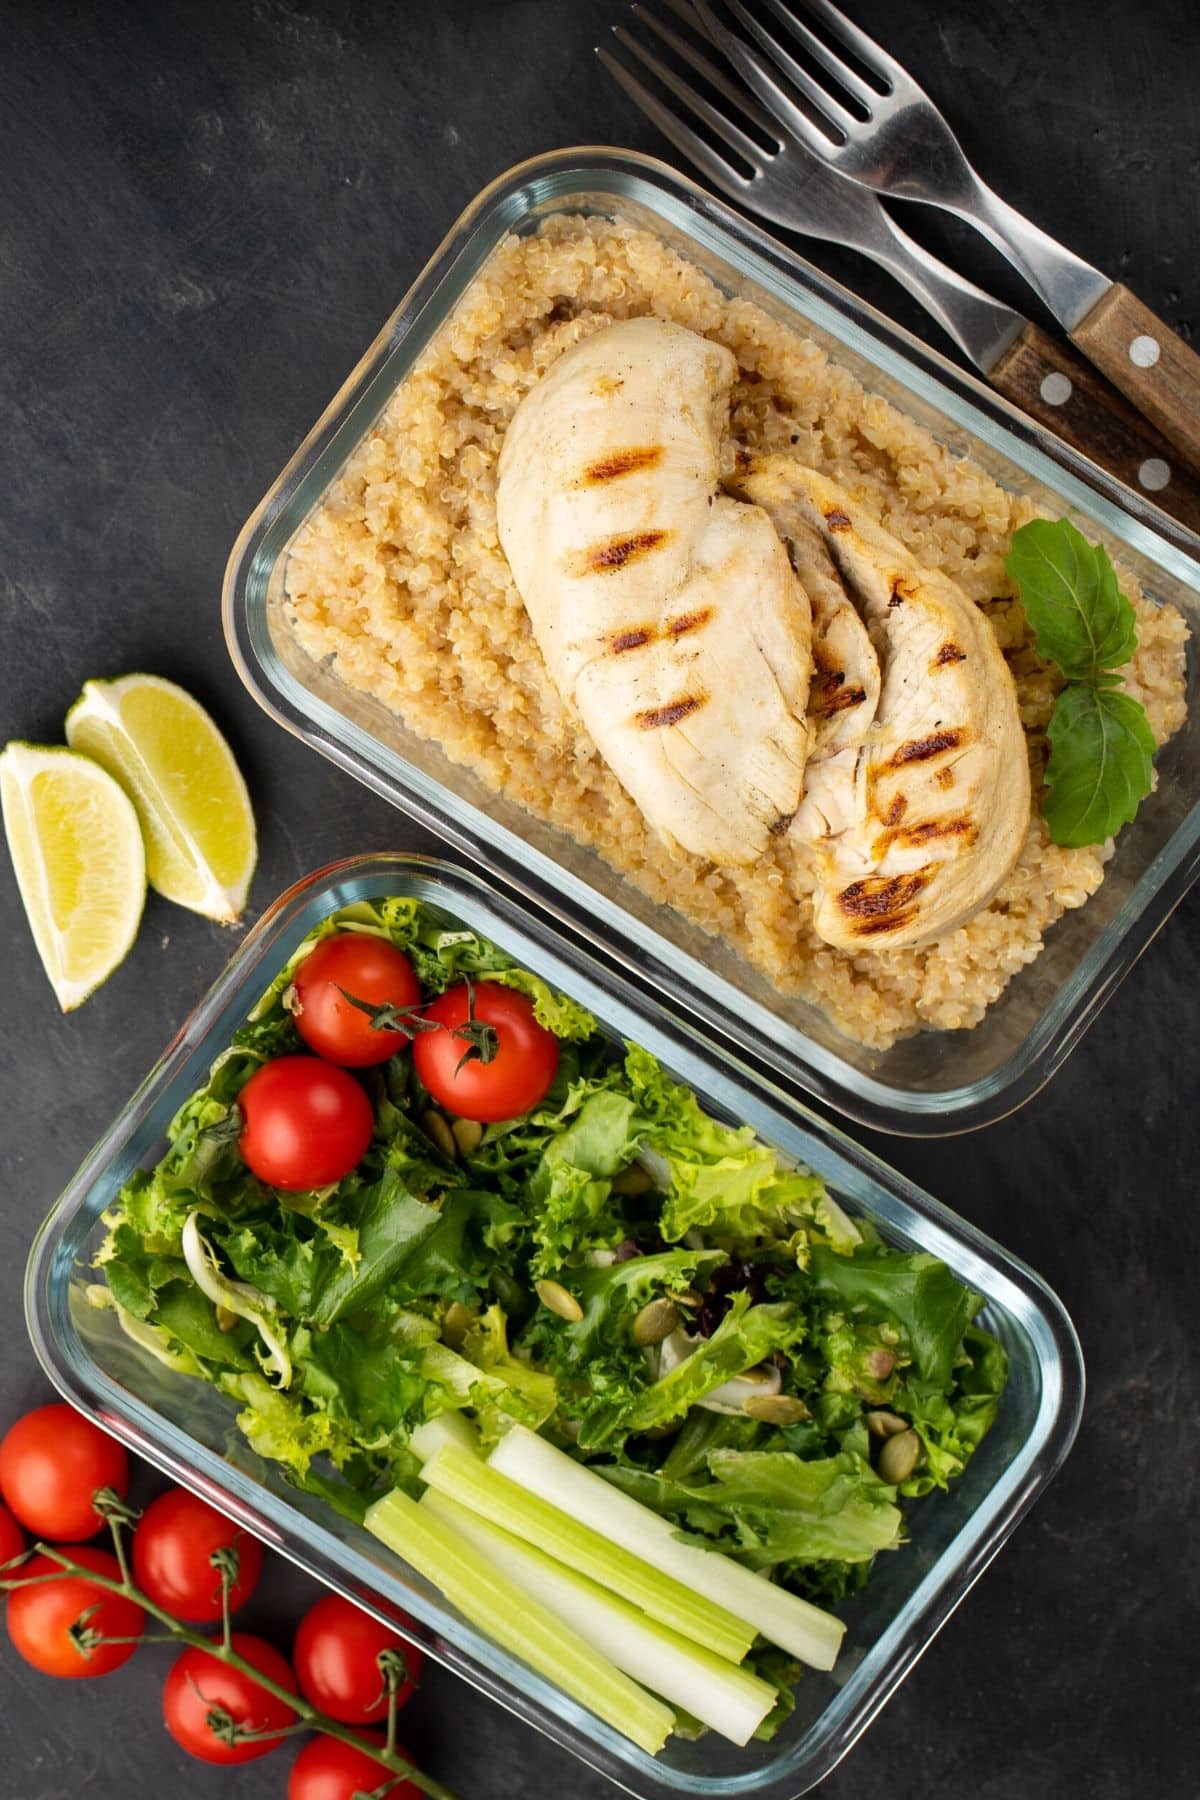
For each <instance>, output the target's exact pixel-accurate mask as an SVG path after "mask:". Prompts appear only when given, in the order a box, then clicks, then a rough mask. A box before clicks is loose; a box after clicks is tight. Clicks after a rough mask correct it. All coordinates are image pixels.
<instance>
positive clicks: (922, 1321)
mask: <svg viewBox="0 0 1200 1800" xmlns="http://www.w3.org/2000/svg"><path fill="white" fill-rule="evenodd" d="M810 1273H811V1275H812V1280H813V1285H814V1288H815V1290H816V1292H817V1293H818V1294H821V1295H823V1296H825V1297H826V1298H828V1299H833V1300H837V1301H838V1302H840V1303H841V1304H842V1305H843V1306H845V1307H846V1308H848V1309H849V1310H850V1311H851V1312H858V1311H859V1310H860V1309H861V1310H862V1311H865V1312H867V1313H868V1314H869V1315H870V1316H871V1317H873V1318H876V1319H877V1318H878V1317H879V1316H880V1315H881V1314H882V1316H883V1317H884V1318H885V1319H892V1320H894V1321H895V1322H896V1323H897V1324H898V1325H899V1326H900V1327H901V1328H902V1330H903V1332H904V1337H905V1342H906V1344H907V1346H908V1350H909V1352H910V1354H911V1356H912V1360H913V1362H914V1363H915V1364H916V1366H917V1371H918V1373H919V1374H920V1375H921V1376H922V1377H923V1379H924V1380H926V1381H930V1382H933V1383H934V1385H935V1386H937V1387H939V1388H943V1389H944V1388H946V1387H948V1386H949V1384H950V1381H951V1378H952V1373H953V1369H954V1364H955V1362H956V1361H957V1360H958V1358H959V1356H960V1355H961V1354H962V1340H963V1333H964V1332H965V1331H966V1329H967V1326H968V1325H969V1324H970V1323H971V1320H972V1319H973V1318H974V1317H975V1314H976V1313H977V1312H978V1311H979V1308H980V1306H981V1305H982V1301H981V1299H980V1296H979V1295H978V1294H973V1293H972V1292H971V1291H970V1289H969V1288H966V1287H964V1286H963V1284H962V1282H961V1281H959V1280H958V1279H957V1278H956V1277H955V1276H954V1275H953V1274H952V1273H951V1271H950V1270H949V1269H948V1268H947V1267H946V1264H945V1263H944V1262H942V1261H940V1260H939V1258H938V1257H936V1256H933V1255H931V1254H930V1253H929V1252H928V1251H918V1252H916V1253H915V1254H913V1255H904V1254H901V1253H899V1252H897V1251H895V1250H888V1249H882V1248H881V1249H870V1248H865V1249H863V1250H860V1251H859V1252H857V1253H856V1254H855V1255H853V1256H838V1255H837V1254H836V1253H835V1252H834V1251H832V1250H829V1249H827V1248H825V1247H824V1246H823V1245H815V1246H814V1247H813V1251H812V1261H811V1264H810Z"/></svg>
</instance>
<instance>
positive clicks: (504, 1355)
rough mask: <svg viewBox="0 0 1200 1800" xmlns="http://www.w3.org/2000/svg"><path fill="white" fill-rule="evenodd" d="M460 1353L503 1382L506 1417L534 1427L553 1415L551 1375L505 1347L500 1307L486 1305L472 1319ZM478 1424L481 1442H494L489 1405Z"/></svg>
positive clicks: (554, 1395)
mask: <svg viewBox="0 0 1200 1800" xmlns="http://www.w3.org/2000/svg"><path fill="white" fill-rule="evenodd" d="M462 1354H463V1356H464V1358H465V1359H466V1361H467V1362H470V1363H473V1364H474V1365H475V1367H476V1368H477V1369H482V1370H483V1372H484V1373H485V1374H486V1375H494V1376H498V1377H499V1378H500V1379H501V1380H502V1381H503V1382H504V1384H505V1388H506V1394H505V1400H504V1406H503V1411H504V1412H505V1413H506V1414H507V1416H508V1418H510V1419H517V1420H518V1421H519V1422H520V1423H521V1424H522V1425H528V1426H529V1428H530V1430H531V1431H536V1430H538V1428H539V1427H540V1426H542V1425H544V1424H545V1423H546V1421H547V1419H550V1418H552V1417H553V1415H554V1412H555V1410H556V1408H557V1406H558V1388H557V1386H556V1384H555V1380H554V1377H553V1375H551V1374H549V1373H548V1372H547V1371H545V1370H543V1369H535V1368H533V1367H532V1366H531V1365H530V1364H529V1363H527V1362H524V1361H523V1360H522V1359H521V1358H520V1357H518V1356H514V1355H513V1353H512V1351H511V1350H510V1349H509V1347H508V1322H507V1320H506V1319H505V1316H504V1309H503V1307H501V1306H489V1307H488V1309H487V1311H486V1312H485V1313H483V1315H482V1316H481V1317H480V1318H479V1319H478V1320H476V1322H475V1323H474V1324H473V1325H472V1327H471V1329H470V1330H469V1331H468V1332H467V1334H466V1337H465V1338H464V1340H463V1346H462ZM479 1424H480V1427H481V1429H482V1433H483V1439H484V1443H485V1444H488V1443H494V1442H495V1439H496V1437H497V1435H498V1433H499V1430H500V1429H501V1427H500V1425H499V1424H498V1422H497V1420H496V1419H495V1417H494V1416H493V1414H492V1412H491V1409H488V1410H486V1411H483V1412H481V1414H480V1418H479Z"/></svg>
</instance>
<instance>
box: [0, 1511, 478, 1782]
mask: <svg viewBox="0 0 1200 1800" xmlns="http://www.w3.org/2000/svg"><path fill="white" fill-rule="evenodd" d="M92 1504H93V1505H94V1506H95V1508H96V1511H97V1512H98V1513H99V1514H100V1515H101V1517H102V1518H103V1519H104V1520H105V1521H106V1522H107V1524H108V1528H109V1531H110V1534H111V1536H112V1542H113V1551H114V1553H115V1555H116V1559H117V1566H118V1568H119V1570H120V1576H119V1578H114V1577H113V1576H110V1575H105V1574H102V1573H100V1572H98V1571H97V1570H95V1569H92V1568H89V1567H88V1566H87V1565H86V1564H85V1563H79V1562H76V1561H75V1560H74V1559H73V1558H72V1557H71V1555H70V1553H69V1551H67V1550H65V1549H63V1548H60V1547H59V1546H58V1545H56V1544H43V1543H39V1544H35V1545H34V1546H33V1548H32V1549H31V1550H27V1551H24V1552H22V1554H21V1555H20V1556H19V1557H14V1558H13V1559H12V1561H11V1562H7V1563H4V1564H3V1565H2V1566H0V1593H9V1592H11V1591H12V1590H14V1589H15V1588H19V1587H24V1586H34V1585H38V1584H40V1583H42V1582H47V1581H58V1580H60V1579H61V1578H62V1576H63V1575H76V1576H78V1577H79V1578H80V1579H81V1580H83V1581H86V1582H87V1583H88V1584H89V1586H91V1587H94V1588H100V1589H102V1590H103V1591H104V1592H105V1593H109V1594H119V1595H120V1596H121V1597H122V1598H123V1599H126V1600H131V1601H132V1602H133V1604H134V1605H135V1606H138V1607H140V1608H141V1609H142V1611H143V1612H144V1613H145V1614H146V1615H147V1617H149V1618H152V1619H154V1620H156V1621H157V1622H158V1624H160V1625H162V1626H164V1627H165V1630H164V1632H163V1633H162V1634H159V1633H154V1634H153V1635H148V1636H143V1637H139V1638H137V1639H134V1640H132V1641H133V1642H136V1643H173V1644H178V1645H179V1646H180V1647H187V1648H190V1649H193V1650H201V1651H203V1652H204V1654H205V1655H206V1656H211V1657H213V1658H214V1660H215V1661H217V1662H221V1663H227V1664H228V1665H229V1667H230V1668H231V1669H236V1670H238V1672H239V1673H240V1674H242V1675H245V1676H246V1677H247V1678H248V1680H250V1681H251V1682H253V1683H254V1685H255V1686H256V1687H260V1688H262V1689H263V1691H264V1693H267V1694H270V1695H271V1696H272V1698H273V1699H275V1700H279V1701H281V1702H282V1703H283V1705H284V1706H286V1707H288V1708H289V1709H290V1711H292V1712H293V1713H295V1715H296V1723H295V1724H294V1725H286V1726H282V1727H279V1728H277V1729H274V1730H267V1731H257V1732H256V1731H255V1730H254V1729H253V1728H245V1727H242V1726H239V1725H238V1724H237V1723H236V1722H235V1721H234V1720H232V1719H230V1720H229V1722H228V1734H229V1736H228V1741H231V1742H232V1741H236V1742H239V1743H242V1742H253V1741H256V1740H257V1741H261V1740H262V1738H264V1737H270V1738H273V1739H274V1738H281V1737H289V1736H292V1735H294V1734H295V1733H297V1732H299V1731H303V1730H311V1731H317V1732H320V1733H321V1734H322V1736H324V1737H331V1738H336V1739H337V1740H338V1742H339V1743H342V1744H348V1745H349V1746H350V1747H351V1748H352V1749H355V1750H361V1751H362V1753H363V1755H364V1756H369V1757H371V1758H372V1760H373V1761H375V1762H377V1763H379V1764H380V1765H381V1767H382V1768H384V1769H386V1770H387V1771H388V1774H389V1775H390V1776H391V1777H392V1778H393V1779H392V1780H391V1781H388V1782H385V1783H383V1784H382V1786H381V1787H380V1788H379V1789H377V1790H375V1793H377V1794H379V1795H386V1794H388V1793H390V1792H391V1791H392V1789H393V1788H394V1786H395V1784H396V1782H397V1781H408V1782H411V1783H412V1785H413V1786H414V1787H415V1788H417V1789H418V1790H419V1792H421V1793H422V1794H426V1795H428V1797H429V1800H459V1797H458V1795H456V1794H455V1793H454V1792H453V1790H452V1789H450V1788H448V1787H446V1786H444V1784H443V1783H442V1782H440V1781H435V1780H434V1778H433V1777H432V1776H431V1775H426V1774H424V1773H423V1772H422V1771H421V1770H420V1769H418V1768H416V1767H415V1766H414V1764H412V1763H410V1762H409V1760H408V1758H407V1757H405V1756H403V1755H402V1754H401V1752H400V1751H399V1750H397V1748H396V1711H397V1701H398V1696H399V1693H400V1689H401V1687H402V1686H403V1684H404V1678H405V1673H406V1671H405V1667H404V1662H403V1658H402V1657H400V1658H397V1662H396V1664H395V1665H392V1666H391V1667H389V1668H385V1669H381V1673H382V1674H383V1677H384V1685H385V1687H386V1689H387V1695H388V1719H387V1738H386V1742H385V1743H384V1744H383V1745H382V1746H381V1745H379V1744H378V1743H377V1742H374V1741H373V1740H372V1739H371V1738H368V1737H365V1736H364V1735H363V1734H362V1733H361V1732H359V1731H356V1730H355V1729H354V1728H353V1727H352V1726H349V1725H343V1724H342V1722H341V1720H340V1719H332V1718H330V1717H329V1715H328V1714H327V1713H323V1712H322V1711H321V1709H320V1708H319V1707H316V1706H313V1705H312V1704H311V1702H310V1701H308V1700H306V1699H305V1698H304V1696H303V1695H302V1694H298V1693H293V1692H292V1690H291V1689H290V1688H287V1687H284V1686H283V1684H282V1682H278V1681H275V1680H274V1679H273V1678H272V1677H271V1676H270V1675H266V1674H264V1673H263V1671H262V1670H261V1669H259V1668H256V1667H255V1665H254V1664H253V1663H252V1662H250V1661H249V1659H248V1658H247V1657H244V1656H242V1655H240V1654H239V1652H238V1651H237V1650H236V1649H235V1648H234V1646H233V1641H232V1637H233V1634H232V1629H231V1624H230V1612H231V1608H230V1603H229V1596H230V1591H231V1589H232V1588H233V1586H234V1585H235V1583H236V1581H237V1578H238V1559H237V1551H236V1549H235V1548H233V1547H232V1546H230V1547H229V1553H228V1554H227V1553H226V1550H224V1549H218V1550H215V1551H214V1552H213V1555H212V1559H211V1560H212V1563H213V1567H214V1568H215V1569H216V1570H217V1573H218V1575H219V1576H220V1579H221V1613H222V1620H221V1625H222V1634H221V1637H220V1638H210V1637H205V1636H204V1634H203V1632H200V1631H195V1630H193V1629H192V1627H191V1626H190V1625H185V1624H183V1623H182V1622H181V1621H180V1620H178V1619H176V1618H174V1617H173V1616H172V1615H171V1614H170V1613H169V1612H167V1611H166V1609H165V1608H164V1607H161V1606H158V1605H156V1604H155V1602H154V1601H153V1600H151V1599H150V1598H149V1596H148V1595H147V1594H144V1593H142V1591H141V1589H140V1588H139V1587H137V1585H136V1584H135V1582H134V1580H133V1577H132V1575H131V1573H130V1569H129V1558H128V1545H127V1542H126V1537H125V1534H126V1532H127V1530H128V1529H129V1528H130V1527H131V1526H132V1525H133V1524H134V1523H135V1522H136V1520H137V1519H138V1517H139V1516H140V1515H139V1514H138V1513H137V1512H135V1511H134V1510H133V1509H132V1508H131V1507H129V1506H128V1505H126V1503H125V1501H124V1500H122V1499H121V1498H120V1496H119V1495H118V1494H116V1493H115V1492H114V1491H113V1490H112V1489H111V1488H102V1489H100V1490H99V1492H98V1493H97V1494H96V1495H95V1496H94V1498H93V1502H92ZM35 1556H44V1557H46V1558H47V1560H48V1561H50V1562H52V1563H55V1564H56V1565H57V1569H58V1573H55V1574H42V1575H32V1576H29V1577H28V1578H24V1579H23V1578H22V1576H21V1574H20V1573H19V1571H20V1569H21V1568H22V1567H23V1565H24V1564H26V1563H28V1562H29V1561H30V1560H31V1559H32V1558H33V1557H35ZM95 1612H96V1607H94V1606H93V1607H89V1608H87V1610H86V1611H85V1612H84V1613H83V1614H82V1615H81V1617H80V1618H79V1619H78V1620H76V1622H75V1626H74V1627H72V1628H71V1629H72V1631H73V1632H77V1633H78V1635H77V1636H76V1637H73V1638H72V1641H73V1642H74V1643H75V1647H76V1650H77V1651H78V1653H79V1655H80V1656H87V1655H88V1654H89V1652H90V1651H91V1650H92V1649H98V1648H99V1646H100V1645H101V1644H108V1643H112V1644H127V1643H129V1642H130V1641H131V1640H130V1639H129V1638H128V1637H111V1638H110V1637H108V1636H106V1635H105V1634H104V1633H103V1632H98V1631H96V1629H95V1627H94V1626H93V1625H92V1623H91V1620H92V1618H93V1617H94V1615H95ZM80 1639H84V1640H86V1645H87V1648H86V1649H85V1648H84V1647H83V1645H82V1644H81V1642H80V1641H79V1640H80ZM384 1654H385V1655H386V1652H385V1653H384ZM380 1660H381V1662H382V1660H383V1659H382V1657H381V1659H380ZM212 1728H213V1727H212V1726H211V1724H210V1729H212ZM218 1735H221V1736H222V1737H224V1736H225V1729H224V1728H222V1730H221V1731H220V1732H219V1733H218ZM371 1800H374V1795H373V1796H372V1797H371Z"/></svg>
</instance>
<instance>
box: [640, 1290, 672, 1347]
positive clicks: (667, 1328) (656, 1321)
mask: <svg viewBox="0 0 1200 1800" xmlns="http://www.w3.org/2000/svg"><path fill="white" fill-rule="evenodd" d="M678 1324H679V1308H678V1307H677V1306H676V1305H675V1303H674V1301H672V1300H667V1299H664V1298H661V1297H660V1298H659V1299H657V1300H647V1302H646V1304H645V1306H643V1308H642V1310H641V1312H640V1313H638V1315H637V1317H636V1318H635V1319H634V1321H633V1341H634V1343H635V1344H641V1345H642V1346H643V1348H645V1346H646V1345H648V1344H661V1343H662V1341H663V1339H664V1338H667V1337H670V1335H671V1333H672V1332H673V1331H674V1330H675V1327H676V1326H677V1325H678Z"/></svg>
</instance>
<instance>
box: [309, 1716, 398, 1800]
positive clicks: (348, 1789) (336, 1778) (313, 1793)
mask: <svg viewBox="0 0 1200 1800" xmlns="http://www.w3.org/2000/svg"><path fill="white" fill-rule="evenodd" d="M363 1735H364V1736H365V1737H370V1739H371V1741H372V1742H373V1743H376V1744H378V1745H379V1747H380V1749H381V1750H382V1748H383V1743H384V1739H383V1736H382V1734H381V1733H380V1732H375V1731H372V1732H364V1734H363ZM397 1748H398V1749H399V1746H397ZM400 1755H401V1756H402V1757H404V1759H405V1761H406V1762H411V1760H412V1758H411V1757H410V1756H409V1754H408V1751H407V1750H404V1749H400ZM393 1782H394V1784H395V1785H390V1784H391V1783H393ZM385 1785H386V1786H387V1800H421V1791H420V1789H419V1788H418V1787H417V1786H416V1785H415V1784H414V1783H413V1782H411V1781H397V1780H396V1779H395V1777H394V1776H389V1774H388V1772H387V1770H386V1769H385V1768H384V1766H383V1764H382V1763H377V1762H374V1761H373V1760H372V1758H371V1757H369V1756H367V1755H366V1754H365V1753H364V1752H363V1751H362V1750H356V1749H355V1748H354V1747H353V1745H351V1744H342V1743H339V1742H338V1740H337V1738H331V1737H315V1738H311V1739H310V1740H309V1742H308V1743H307V1744H305V1746H304V1748H303V1750H301V1752H300V1754H299V1756H298V1757H297V1758H296V1760H295V1762H294V1763H293V1764H292V1771H291V1774H290V1775H289V1776H288V1786H287V1800H355V1796H356V1795H358V1794H373V1793H375V1792H376V1791H377V1790H378V1789H379V1788H382V1787H384V1786H385Z"/></svg>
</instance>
